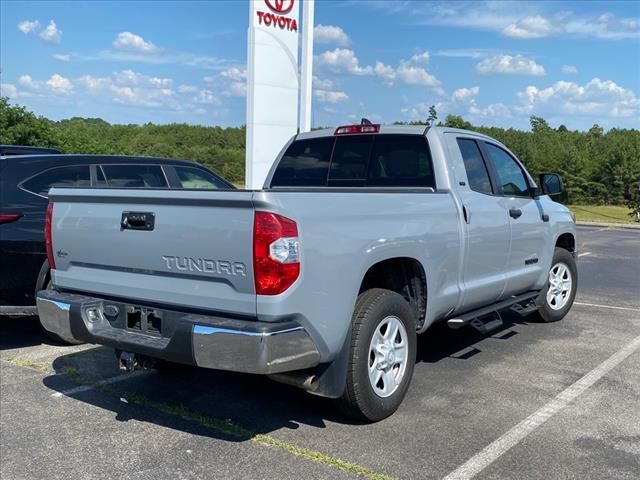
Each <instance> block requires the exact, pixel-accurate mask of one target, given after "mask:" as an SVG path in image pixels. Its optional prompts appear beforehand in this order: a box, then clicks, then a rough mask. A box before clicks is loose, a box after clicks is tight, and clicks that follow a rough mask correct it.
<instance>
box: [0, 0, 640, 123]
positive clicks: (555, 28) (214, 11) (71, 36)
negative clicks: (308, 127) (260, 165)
mask: <svg viewBox="0 0 640 480" xmlns="http://www.w3.org/2000/svg"><path fill="white" fill-rule="evenodd" d="M248 13H249V8H248V1H247V0H236V1H201V2H189V1H180V2H171V1H168V2H156V1H152V0H149V1H143V2H133V1H128V2H124V1H114V2H108V1H88V2H81V1H74V2H60V1H55V0H51V1H45V2H37V1H28V2H26V1H7V0H3V1H2V2H0V22H1V23H0V68H1V71H2V74H1V75H2V76H1V83H2V95H3V96H9V97H10V98H11V101H12V102H14V103H19V104H22V105H26V106H27V107H28V108H30V109H32V110H34V111H35V112H36V113H38V114H41V115H45V116H47V117H49V118H52V119H62V118H68V117H72V116H83V117H101V118H103V119H105V120H107V121H109V122H112V123H145V122H154V123H171V122H187V123H193V124H206V125H223V126H234V125H241V124H243V123H244V121H245V91H246V86H245V66H246V47H247V46H246V37H247V27H248V20H249V19H248ZM315 23H316V32H315V45H314V55H315V58H314V77H315V78H314V101H313V118H312V123H313V125H314V126H319V125H323V126H330V125H337V124H344V123H349V122H351V121H354V120H359V119H360V118H361V117H362V116H366V117H368V118H370V119H371V120H374V121H379V122H393V121H395V120H416V119H421V118H422V119H423V118H426V116H427V110H428V107H429V105H431V104H435V105H436V107H437V110H438V113H439V116H440V118H444V116H446V115H447V114H449V113H451V114H458V115H462V116H463V117H464V118H465V119H467V120H470V121H472V122H473V123H476V124H483V125H496V126H504V127H509V126H513V127H517V128H528V125H529V121H528V118H529V116H530V115H540V116H543V117H544V118H546V119H547V120H548V121H549V122H550V123H551V124H552V125H554V126H557V125H559V124H560V123H564V124H565V125H566V126H567V127H568V128H570V129H585V128H589V127H590V126H591V125H593V124H594V123H598V124H600V125H602V126H604V127H605V128H612V127H635V128H639V127H640V2H624V1H610V2H596V1H592V2H509V1H488V2H487V1H473V2H426V1H391V0H389V1H383V2H378V1H365V0H357V1H356V0H353V1H350V0H344V1H338V2H336V1H324V0H316V9H315Z"/></svg>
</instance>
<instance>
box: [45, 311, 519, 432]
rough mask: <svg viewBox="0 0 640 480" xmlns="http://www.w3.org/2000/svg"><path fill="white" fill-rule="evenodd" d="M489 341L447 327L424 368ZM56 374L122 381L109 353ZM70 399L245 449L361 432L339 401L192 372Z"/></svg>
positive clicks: (62, 363) (434, 333)
mask: <svg viewBox="0 0 640 480" xmlns="http://www.w3.org/2000/svg"><path fill="white" fill-rule="evenodd" d="M516 323H526V322H523V321H522V319H521V318H520V317H517V316H516V317H509V318H507V319H505V324H504V326H503V328H502V329H501V330H498V331H497V332H493V333H492V334H491V335H492V336H494V337H495V336H496V335H498V336H500V335H503V334H504V335H505V336H504V338H509V337H511V336H513V335H515V334H516V333H515V332H513V331H512V330H509V329H510V327H511V326H513V325H514V324H516ZM505 332H507V333H506V334H505ZM508 332H512V333H508ZM483 338H485V336H483V335H481V334H479V333H478V332H475V331H474V330H472V329H471V328H464V329H461V330H459V331H452V330H450V329H448V328H447V327H446V326H439V325H438V326H435V327H433V328H432V329H430V330H429V332H428V333H427V334H426V335H423V336H421V337H419V339H420V340H419V344H418V358H417V362H427V363H435V362H438V361H439V360H441V359H443V358H446V357H450V356H452V355H455V354H456V353H457V352H460V351H461V350H464V349H465V348H475V347H473V345H474V344H476V343H477V342H478V341H479V340H482V339H483ZM500 338H502V337H500ZM478 351H479V350H478ZM456 358H462V357H456ZM53 367H54V370H55V371H56V373H58V374H65V375H67V376H69V372H70V370H72V371H74V372H76V373H75V374H72V375H71V377H72V378H73V377H74V375H76V381H77V382H78V383H79V384H80V385H82V384H87V385H91V384H92V383H93V382H96V381H97V382H100V379H109V378H111V377H115V376H117V375H118V373H119V372H118V370H117V366H116V359H115V356H114V355H113V351H112V350H111V349H108V348H104V347H99V348H96V349H91V350H88V351H86V352H82V353H81V354H77V353H75V354H69V355H63V356H60V357H58V358H57V359H56V360H55V361H54V363H53ZM96 373H98V377H99V378H98V379H97V380H96V378H95V375H96ZM63 376H64V375H53V376H49V377H46V378H45V379H44V380H43V382H44V384H45V385H46V386H47V387H49V388H51V389H52V390H55V391H63V392H65V391H69V390H68V389H69V388H70V387H69V382H68V381H67V382H62V381H61V378H62V377H63ZM65 389H66V390H65ZM71 396H73V398H75V399H76V400H79V401H82V402H86V403H88V404H91V405H93V406H97V407H99V408H102V409H105V410H110V411H112V412H113V413H114V414H115V418H116V420H118V421H125V422H126V421H129V420H138V421H144V422H151V423H154V424H157V425H160V426H164V427H167V428H172V429H178V430H181V431H185V432H187V433H190V434H195V435H204V436H210V437H213V438H218V439H224V440H228V441H246V440H249V439H251V438H254V437H256V436H257V435H265V434H269V433H271V432H273V431H276V430H280V429H282V428H288V429H297V428H299V427H300V426H301V425H308V426H312V427H315V428H321V429H322V428H326V427H327V424H328V423H339V424H349V425H357V424H358V423H357V422H353V421H352V420H350V419H349V418H347V417H345V416H343V415H342V414H340V413H339V411H338V410H337V409H336V405H335V402H334V401H332V400H328V399H324V398H319V397H314V396H313V395H308V394H306V393H305V392H303V391H302V390H299V389H297V388H294V387H290V386H287V385H283V384H279V383H276V382H273V381H271V380H269V379H268V378H266V377H263V376H260V375H249V374H240V373H234V372H224V371H214V370H206V369H201V368H196V367H187V366H176V367H175V368H172V369H171V370H169V371H162V372H157V371H149V372H148V373H147V374H143V375H142V376H132V377H130V378H128V377H127V374H122V377H121V379H119V380H118V381H117V382H109V383H108V384H104V383H102V384H101V383H98V385H97V386H95V385H94V387H93V388H91V389H87V390H85V391H82V392H75V393H72V394H71Z"/></svg>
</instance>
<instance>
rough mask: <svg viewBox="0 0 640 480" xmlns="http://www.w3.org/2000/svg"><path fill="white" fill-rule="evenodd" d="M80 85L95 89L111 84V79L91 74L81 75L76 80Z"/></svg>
mask: <svg viewBox="0 0 640 480" xmlns="http://www.w3.org/2000/svg"><path fill="white" fill-rule="evenodd" d="M76 83H77V84H78V85H80V86H81V87H84V88H86V89H87V90H90V91H97V90H99V89H101V88H104V87H105V86H109V85H111V79H110V78H108V77H94V76H92V75H83V76H81V77H80V78H78V79H77V80H76Z"/></svg>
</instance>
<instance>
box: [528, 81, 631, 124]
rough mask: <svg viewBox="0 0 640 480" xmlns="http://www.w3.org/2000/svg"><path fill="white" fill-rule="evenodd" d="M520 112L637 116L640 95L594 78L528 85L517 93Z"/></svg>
mask: <svg viewBox="0 0 640 480" xmlns="http://www.w3.org/2000/svg"><path fill="white" fill-rule="evenodd" d="M518 96H519V97H520V99H521V101H522V106H521V107H520V109H521V111H522V112H523V113H536V114H548V113H551V114H563V115H588V116H590V117H591V116H608V117H634V116H635V117H637V116H640V99H639V98H637V97H636V95H635V93H634V92H633V91H632V90H629V89H626V88H623V87H621V86H619V85H618V84H616V83H615V82H613V81H611V80H604V81H603V80H600V79H599V78H594V79H592V80H591V81H589V82H588V83H586V84H584V85H579V84H577V83H575V82H565V81H559V82H556V83H554V84H553V85H551V86H550V87H547V88H538V87H535V86H529V87H527V88H526V89H525V90H523V91H521V92H519V93H518Z"/></svg>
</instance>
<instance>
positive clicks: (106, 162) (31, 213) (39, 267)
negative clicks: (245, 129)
mask: <svg viewBox="0 0 640 480" xmlns="http://www.w3.org/2000/svg"><path fill="white" fill-rule="evenodd" d="M3 148H4V147H3ZM10 148H11V149H9V148H7V150H6V152H8V153H13V152H15V151H17V150H16V148H17V149H20V148H25V149H26V148H28V149H32V150H31V154H29V155H3V156H0V313H5V314H7V313H26V312H30V311H31V310H30V308H33V313H35V292H36V291H38V290H40V289H42V288H46V286H47V283H48V282H49V265H48V263H47V255H46V250H45V244H44V222H45V213H46V210H47V205H48V199H47V193H48V191H49V188H51V187H52V186H79V187H89V186H100V187H120V188H122V187H127V188H185V189H234V188H235V187H234V186H233V185H232V184H231V183H229V182H227V181H226V180H224V179H223V178H221V177H220V176H218V175H216V174H214V173H213V172H211V171H210V170H208V169H206V168H204V167H202V166H200V165H198V164H195V163H193V162H189V161H184V160H174V159H167V158H151V157H129V156H98V155H64V154H63V155H59V154H58V155H55V154H50V153H49V152H43V153H42V154H37V153H40V152H39V151H38V149H35V150H33V147H10ZM34 153H36V154H34Z"/></svg>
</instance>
